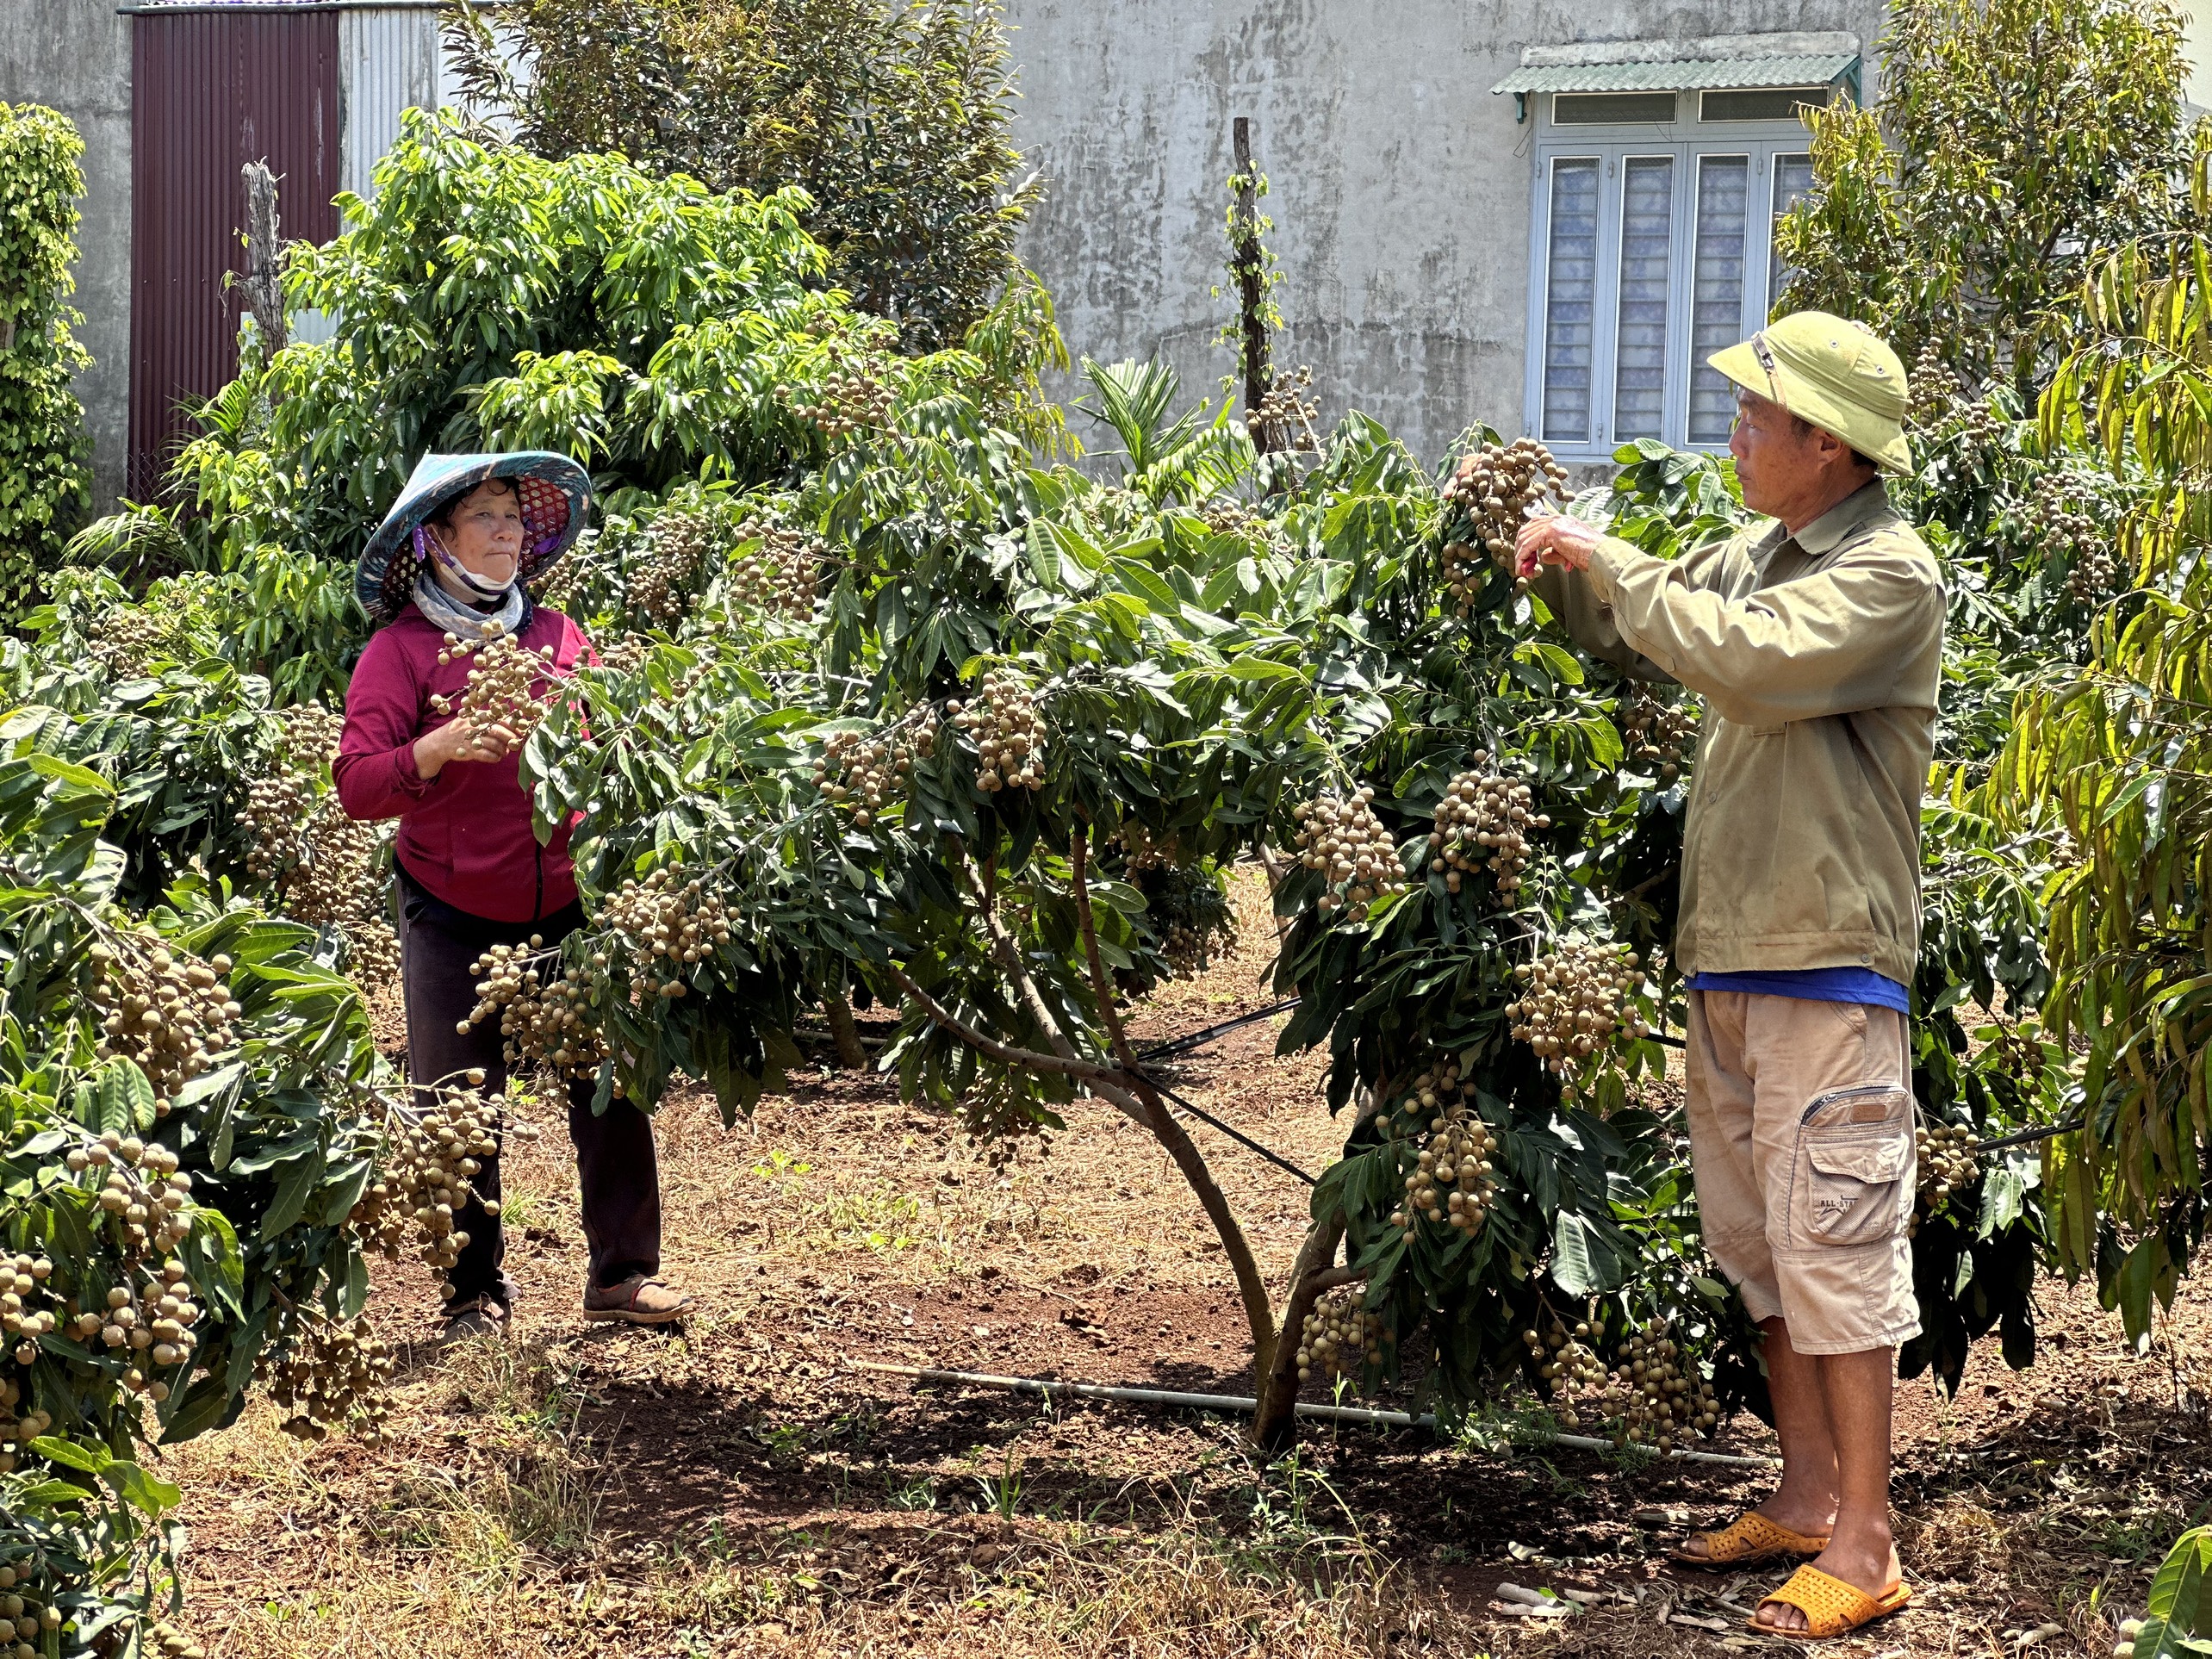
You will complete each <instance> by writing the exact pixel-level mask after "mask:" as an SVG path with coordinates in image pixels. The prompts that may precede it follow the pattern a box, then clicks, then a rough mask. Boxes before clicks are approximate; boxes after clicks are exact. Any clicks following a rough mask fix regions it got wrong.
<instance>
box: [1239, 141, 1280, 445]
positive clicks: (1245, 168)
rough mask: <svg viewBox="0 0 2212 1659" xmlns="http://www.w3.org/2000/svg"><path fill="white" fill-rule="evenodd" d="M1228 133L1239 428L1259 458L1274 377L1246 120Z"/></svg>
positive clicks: (1267, 438) (1265, 441)
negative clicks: (1240, 345) (1232, 159)
mask: <svg viewBox="0 0 2212 1659" xmlns="http://www.w3.org/2000/svg"><path fill="white" fill-rule="evenodd" d="M1233 130H1234V133H1235V140H1234V143H1235V149H1236V158H1237V196H1236V206H1235V208H1234V210H1233V213H1232V214H1231V221H1230V231H1229V264H1230V269H1231V270H1233V271H1234V272H1235V274H1236V279H1237V311H1238V315H1239V318H1240V320H1241V322H1242V324H1243V327H1244V371H1245V424H1246V426H1247V427H1248V428H1249V429H1250V431H1251V432H1252V443H1253V444H1254V445H1255V446H1256V447H1257V448H1258V450H1259V451H1260V452H1261V453H1262V454H1263V455H1264V454H1265V453H1266V452H1267V451H1268V450H1271V449H1272V448H1274V447H1275V445H1274V444H1273V443H1272V442H1271V438H1270V434H1269V433H1268V432H1267V430H1266V429H1265V428H1264V426H1261V425H1260V424H1259V421H1258V415H1259V407H1260V405H1261V404H1263V403H1264V402H1265V401H1267V392H1268V388H1269V386H1270V385H1271V383H1272V382H1273V380H1274V376H1273V375H1272V374H1271V372H1270V371H1269V368H1268V361H1267V358H1268V343H1267V320H1266V318H1265V317H1264V315H1263V314H1262V312H1261V307H1262V305H1263V304H1264V301H1265V300H1266V289H1265V287H1264V282H1263V279H1264V276H1265V265H1264V259H1263V257H1262V254H1261V251H1260V245H1259V175H1258V173H1257V172H1256V171H1253V168H1252V121H1251V120H1250V118H1248V117H1246V116H1244V115H1239V116H1238V117H1237V118H1236V126H1235V127H1234V129H1233Z"/></svg>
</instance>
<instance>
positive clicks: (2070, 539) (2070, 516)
mask: <svg viewBox="0 0 2212 1659" xmlns="http://www.w3.org/2000/svg"><path fill="white" fill-rule="evenodd" d="M2018 513H2019V517H2020V522H2021V526H2022V529H2023V530H2024V531H2026V532H2027V533H2028V534H2029V536H2030V537H2034V538H2035V540H2037V541H2039V542H2041V544H2042V546H2043V549H2044V551H2045V553H2046V555H2047V556H2048V557H2049V558H2051V559H2052V560H2053V561H2054V562H2056V561H2058V560H2060V559H2063V560H2064V561H2065V562H2066V593H2067V596H2068V597H2069V598H2071V599H2072V600H2075V601H2076V602H2077V603H2078V604H2083V605H2094V604H2096V603H2097V601H2099V600H2103V598H2105V597H2106V596H2107V595H2108V594H2109V593H2111V592H2112V590H2113V589H2114V588H2116V587H2118V586H2119V585H2120V561H2119V558H2118V556H2117V555H2116V554H2115V553H2114V551H2113V549H2112V543H2111V538H2110V537H2109V535H2108V534H2107V533H2106V532H2105V531H2103V529H2102V528H2101V527H2100V526H2099V525H2098V524H2097V520H2096V519H2094V518H2093V517H2091V514H2090V513H2089V512H2088V511H2087V503H2086V501H2085V500H2084V498H2083V495H2082V494H2081V491H2080V489H2079V488H2078V485H2077V484H2076V483H2075V482H2072V480H2070V479H2069V478H2068V477H2067V476H2066V475H2065V474H2063V473H2045V474H2044V475H2042V476H2041V477H2040V478H2038V479H2037V480H2036V481H2035V489H2034V490H2033V491H2032V492H2031V493H2030V494H2029V497H2028V499H2027V500H2025V501H2023V502H2022V503H2021V505H2020V506H2019V508H2018Z"/></svg>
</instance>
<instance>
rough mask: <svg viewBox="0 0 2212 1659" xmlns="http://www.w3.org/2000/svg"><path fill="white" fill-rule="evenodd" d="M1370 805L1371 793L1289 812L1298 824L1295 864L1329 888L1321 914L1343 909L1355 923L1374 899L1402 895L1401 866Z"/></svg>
mask: <svg viewBox="0 0 2212 1659" xmlns="http://www.w3.org/2000/svg"><path fill="white" fill-rule="evenodd" d="M1374 799H1375V791H1374V790H1373V789H1372V788H1371V787H1363V788H1360V789H1358V790H1355V791H1354V792H1352V793H1351V796H1350V797H1348V798H1347V797H1345V796H1342V795H1336V794H1330V793H1323V794H1320V795H1316V796H1315V797H1314V798H1313V799H1312V800H1310V801H1305V802H1302V803H1301V804H1300V805H1297V806H1296V807H1293V808H1292V809H1291V812H1290V816H1291V817H1293V818H1294V819H1296V821H1297V823H1298V836H1297V844H1298V860H1299V862H1301V863H1302V864H1303V865H1304V866H1305V867H1307V868H1308V869H1309V870H1319V871H1320V872H1321V873H1322V875H1323V876H1324V878H1325V879H1327V883H1328V887H1329V891H1328V892H1325V893H1323V894H1322V895H1321V909H1322V910H1336V909H1338V908H1339V907H1343V908H1344V909H1345V912H1346V914H1348V915H1349V916H1351V919H1352V920H1353V921H1355V922H1358V921H1360V920H1363V919H1364V917H1365V916H1366V915H1367V908H1368V906H1369V905H1370V904H1373V903H1374V902H1375V901H1376V899H1378V898H1387V897H1388V896H1389V895H1390V894H1392V893H1401V892H1405V891H1406V865H1405V861H1404V860H1403V859H1401V858H1400V857H1399V856H1398V844H1397V842H1395V841H1393V840H1392V839H1391V838H1390V832H1389V830H1388V829H1385V828H1383V820H1382V819H1380V818H1378V817H1376V816H1375V809H1374V807H1373V805H1371V804H1370V803H1372V802H1373V800H1374Z"/></svg>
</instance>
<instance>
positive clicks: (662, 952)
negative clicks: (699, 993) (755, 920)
mask: <svg viewBox="0 0 2212 1659" xmlns="http://www.w3.org/2000/svg"><path fill="white" fill-rule="evenodd" d="M599 919H600V926H601V927H602V928H604V929H606V930H607V931H608V932H609V933H611V934H612V935H613V938H614V941H618V942H619V943H620V944H621V945H622V946H623V947H624V948H625V949H626V950H627V951H628V952H629V954H630V973H631V979H632V980H633V981H634V982H635V984H636V985H637V988H638V990H639V991H641V992H643V994H644V995H645V996H647V997H670V998H674V997H681V996H683V995H685V994H686V992H687V991H689V989H690V986H689V985H687V983H686V976H687V973H688V972H690V970H691V969H692V967H693V966H694V965H696V964H698V963H699V962H703V961H705V960H706V959H707V958H708V957H710V956H711V955H713V954H714V952H715V950H716V948H718V947H719V946H722V945H726V944H728V943H729V942H730V913H729V912H728V911H727V910H724V908H723V904H722V900H721V899H720V898H718V897H717V896H716V895H715V894H713V893H711V892H708V891H707V890H706V884H705V882H704V881H702V880H700V879H698V878H697V877H693V879H690V880H688V881H687V880H686V879H684V875H683V872H682V871H681V870H680V869H678V868H676V867H674V866H670V865H666V864H664V865H662V867H660V868H659V869H657V870H655V871H654V872H653V873H651V874H649V875H647V876H644V877H643V878H634V879H631V880H628V881H625V882H624V883H623V884H622V885H621V886H620V887H618V888H617V889H616V890H615V892H613V894H612V896H610V897H609V898H608V899H607V901H606V908H605V909H604V910H601V911H600V918H599ZM592 966H593V968H594V969H598V970H604V969H605V968H606V966H608V962H607V959H606V955H605V954H604V953H600V954H594V955H593V958H592Z"/></svg>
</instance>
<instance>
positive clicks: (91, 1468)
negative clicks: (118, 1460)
mask: <svg viewBox="0 0 2212 1659" xmlns="http://www.w3.org/2000/svg"><path fill="white" fill-rule="evenodd" d="M31 1450H32V1451H35V1452H37V1453H38V1454H39V1456H40V1457H43V1458H45V1459H46V1460H47V1462H48V1463H59V1464H60V1465H61V1466H62V1467H63V1468H64V1469H83V1470H84V1472H85V1473H86V1474H87V1475H97V1474H100V1473H101V1472H102V1471H103V1470H104V1469H106V1468H107V1467H108V1465H109V1463H113V1462H115V1456H114V1454H113V1453H111V1452H110V1451H109V1450H108V1448H107V1447H105V1446H103V1445H92V1444H90V1443H85V1442H80V1441H77V1440H65V1439H64V1438H61V1437H60V1436H59V1435H53V1434H42V1435H40V1437H39V1438H37V1439H35V1440H34V1441H32V1442H31Z"/></svg>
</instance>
